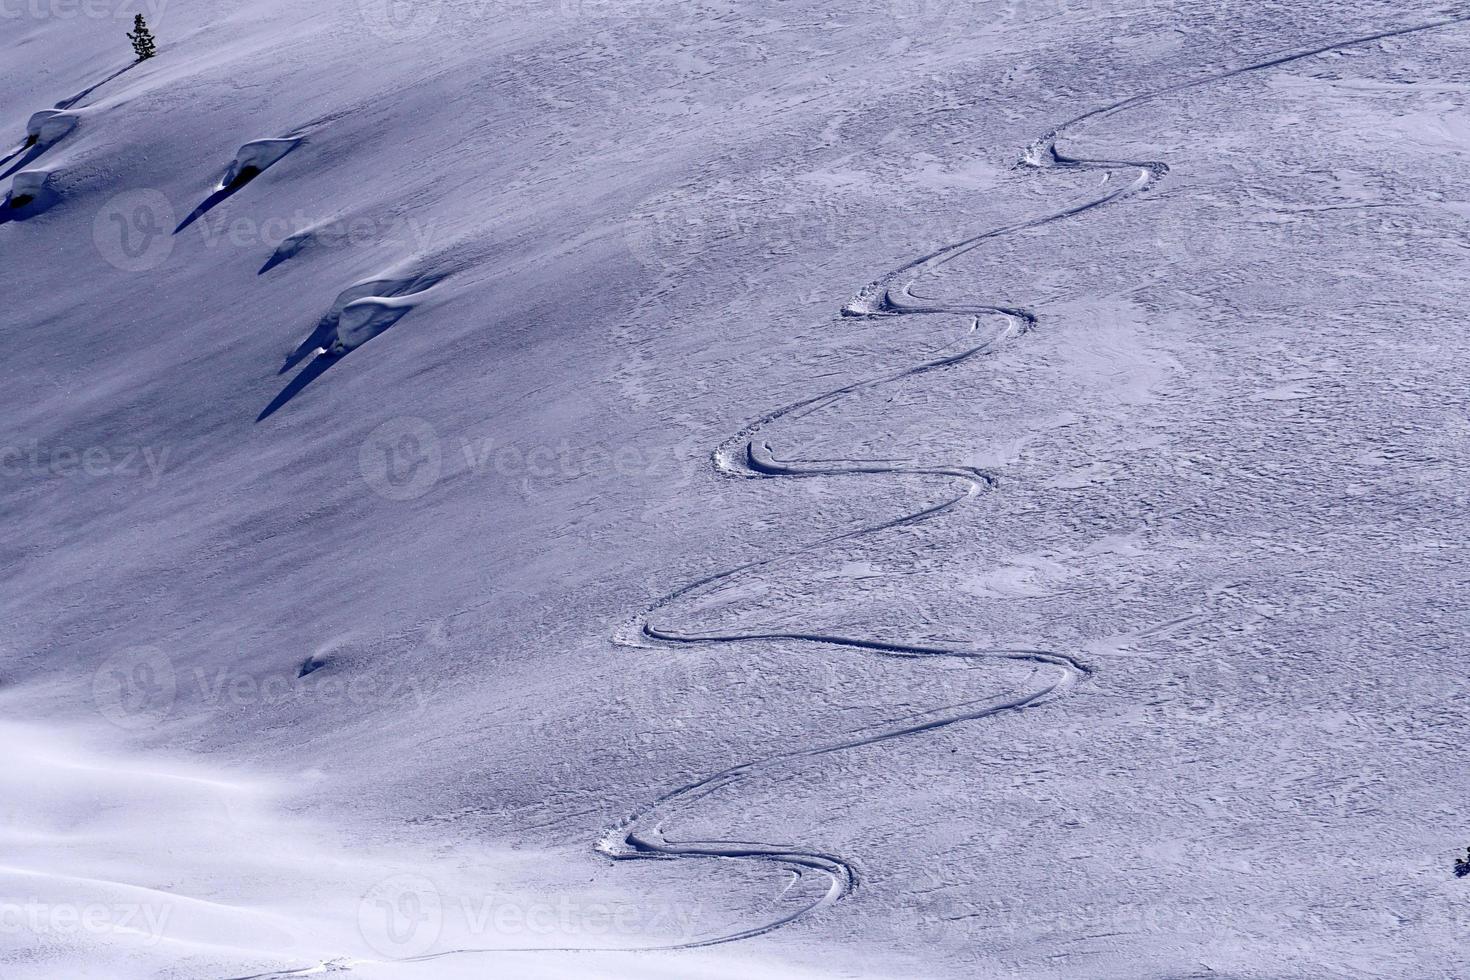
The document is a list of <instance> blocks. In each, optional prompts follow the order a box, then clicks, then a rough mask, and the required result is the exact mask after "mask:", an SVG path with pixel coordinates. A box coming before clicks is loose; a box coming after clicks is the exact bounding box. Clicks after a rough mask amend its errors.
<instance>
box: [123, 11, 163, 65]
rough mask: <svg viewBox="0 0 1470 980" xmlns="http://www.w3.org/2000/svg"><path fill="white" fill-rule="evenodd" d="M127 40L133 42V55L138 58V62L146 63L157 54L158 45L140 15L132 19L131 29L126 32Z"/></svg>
mask: <svg viewBox="0 0 1470 980" xmlns="http://www.w3.org/2000/svg"><path fill="white" fill-rule="evenodd" d="M128 40H129V41H132V42H133V53H134V54H136V55H137V56H138V60H139V61H147V60H148V59H149V58H151V57H153V56H154V55H155V54H157V53H158V44H157V42H156V41H155V40H154V38H153V33H152V32H151V31H149V30H148V24H147V22H145V21H144V20H143V15H142V14H138V15H137V16H135V17H134V18H133V29H132V30H131V31H129V32H128Z"/></svg>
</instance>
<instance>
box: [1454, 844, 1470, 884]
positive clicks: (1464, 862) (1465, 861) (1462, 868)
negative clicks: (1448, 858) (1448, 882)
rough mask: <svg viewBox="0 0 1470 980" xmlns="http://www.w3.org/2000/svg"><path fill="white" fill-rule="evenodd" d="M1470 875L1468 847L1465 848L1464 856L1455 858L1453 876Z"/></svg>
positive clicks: (1469, 848) (1469, 852)
mask: <svg viewBox="0 0 1470 980" xmlns="http://www.w3.org/2000/svg"><path fill="white" fill-rule="evenodd" d="M1466 875H1470V847H1467V848H1465V856H1464V857H1462V858H1455V877H1456V878H1463V877H1465V876H1466Z"/></svg>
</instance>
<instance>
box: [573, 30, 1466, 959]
mask: <svg viewBox="0 0 1470 980" xmlns="http://www.w3.org/2000/svg"><path fill="white" fill-rule="evenodd" d="M1467 20H1470V14H1462V15H1458V16H1454V17H1449V18H1446V19H1443V20H1439V21H1434V22H1430V23H1426V24H1418V25H1414V26H1411V27H1404V28H1397V29H1393V30H1385V31H1380V32H1377V33H1374V34H1369V35H1364V36H1361V37H1355V38H1350V39H1345V40H1339V41H1333V42H1331V43H1328V44H1323V45H1319V46H1317V47H1314V48H1310V49H1307V50H1301V51H1295V52H1292V53H1290V54H1285V55H1279V56H1276V57H1272V58H1268V59H1265V60H1262V61H1258V62H1254V63H1252V64H1249V65H1245V66H1243V67H1240V68H1234V69H1230V70H1227V71H1222V72H1217V73H1215V74H1212V75H1206V76H1203V77H1200V78H1196V79H1191V80H1188V81H1184V82H1180V83H1177V84H1174V85H1169V86H1165V87H1163V88H1159V89H1156V90H1153V91H1149V92H1145V93H1141V94H1138V95H1134V96H1130V97H1128V98H1124V99H1120V100H1118V101H1117V102H1114V103H1111V104H1109V105H1106V106H1103V107H1101V108H1098V109H1093V110H1091V111H1089V112H1086V113H1083V114H1081V115H1078V116H1075V117H1073V118H1071V119H1069V120H1067V121H1065V122H1063V123H1061V124H1060V125H1058V126H1057V127H1056V128H1054V129H1052V130H1051V131H1050V132H1048V133H1046V134H1045V135H1043V136H1042V137H1040V138H1039V139H1037V140H1036V141H1035V142H1034V143H1032V144H1031V145H1030V146H1029V147H1027V149H1026V151H1025V153H1024V154H1023V156H1022V158H1021V161H1020V163H1019V165H1020V166H1024V167H1029V168H1033V169H1040V170H1047V169H1051V170H1057V169H1061V170H1098V171H1102V172H1103V173H1104V178H1103V181H1104V186H1105V187H1107V189H1106V190H1105V191H1104V192H1103V193H1102V194H1100V195H1097V196H1095V197H1093V198H1090V199H1088V200H1086V201H1083V202H1081V203H1078V204H1075V205H1073V206H1071V207H1068V208H1065V209H1063V210H1061V211H1057V212H1054V213H1052V214H1047V215H1043V216H1041V217H1037V218H1032V219H1029V220H1026V221H1021V222H1017V223H1014V224H1010V225H1004V226H1001V227H999V228H994V229H991V230H989V231H985V232H982V233H980V234H978V235H975V236H972V237H970V238H967V239H964V240H963V241H959V242H955V243H953V244H950V245H947V246H945V247H943V248H940V249H938V250H936V251H934V252H930V253H929V254H927V255H923V256H920V257H919V258H917V259H914V260H912V261H911V262H908V263H906V264H905V265H903V266H900V267H899V268H897V269H895V270H893V271H892V272H890V273H888V274H887V275H886V276H884V277H883V278H881V279H878V280H876V281H874V282H872V283H870V284H869V285H867V286H865V287H864V288H863V289H862V290H861V291H860V292H859V293H858V295H857V296H856V297H855V298H854V299H852V300H851V301H850V302H849V303H848V304H847V305H846V306H845V307H843V309H842V314H843V315H844V316H856V317H900V316H924V315H950V316H953V315H963V316H967V317H969V318H970V324H969V329H968V330H967V331H966V334H965V336H964V337H963V338H962V339H961V340H960V342H959V343H957V344H956V345H954V346H955V348H957V349H955V350H952V351H951V352H949V353H945V354H942V355H941V356H938V357H935V358H933V359H931V360H927V361H924V362H921V363H919V364H917V365H914V366H911V367H908V368H904V369H902V370H898V371H894V372H892V373H890V374H884V375H880V376H877V377H873V378H867V379H864V380H861V381H855V382H853V383H851V384H848V385H844V386H843V387H841V388H836V389H833V390H831V391H827V392H823V393H822V394H819V395H814V396H811V397H809V398H805V399H802V400H801V401H798V402H794V403H792V404H790V405H787V406H785V407H783V408H780V409H777V410H775V411H773V412H770V413H768V414H766V415H763V416H761V417H760V418H759V419H756V420H755V421H754V422H752V423H750V424H749V425H747V426H745V427H744V428H743V429H741V430H740V431H739V432H737V433H736V434H735V435H733V436H731V437H730V438H729V439H728V440H726V441H725V442H724V443H722V444H721V445H720V446H719V447H718V448H717V449H716V450H715V452H714V465H715V467H716V469H717V470H718V471H719V472H721V473H722V474H724V475H726V476H729V477H734V478H742V479H779V478H786V477H814V476H855V475H893V476H898V475H904V476H932V477H936V478H944V479H950V480H954V481H956V482H958V483H959V485H960V487H959V491H960V492H959V493H958V494H956V495H955V496H954V497H952V498H950V499H948V500H946V501H944V502H942V503H940V504H937V505H934V506H930V507H926V508H924V509H922V510H917V511H914V512H912V513H908V514H904V515H902V516H899V517H895V518H892V519H890V520H886V521H882V522H879V523H876V524H870V525H867V526H864V527H860V528H858V529H856V530H852V531H846V532H843V533H841V534H837V535H833V536H830V537H827V538H824V539H822V540H820V541H817V542H814V543H812V544H810V545H807V546H805V547H802V548H799V549H797V550H794V551H791V552H787V553H784V554H781V555H777V556H775V557H771V558H765V559H761V560H758V561H755V562H751V563H748V564H745V565H741V566H738V567H736V568H731V569H728V570H726V571H723V572H719V573H717V574H714V575H711V576H709V577H707V578H703V579H700V580H698V581H696V582H692V583H690V584H688V585H686V586H684V587H682V588H680V589H678V590H676V591H674V592H671V593H669V594H668V595H666V596H664V597H663V598H661V599H660V600H659V601H658V602H656V603H655V604H654V605H653V606H651V607H650V608H649V609H647V610H645V611H644V612H643V613H641V614H640V615H639V616H638V617H637V618H636V619H635V620H634V622H633V624H632V629H631V630H629V631H628V632H627V633H625V634H623V635H620V636H619V637H618V639H619V641H620V642H622V643H625V644H629V645H639V646H660V647H677V646H683V645H692V644H714V643H734V642H748V641H779V642H787V643H791V642H800V643H817V644H823V645H827V646H835V647H843V648H847V649H851V650H859V651H863V652H866V653H872V654H877V655H881V656H890V657H910V658H923V657H950V658H956V659H962V660H985V659H1006V660H1013V661H1025V662H1029V663H1033V664H1036V665H1038V666H1039V667H1046V668H1050V669H1051V672H1052V674H1053V679H1052V680H1051V681H1050V682H1049V683H1047V684H1044V685H1042V686H1039V687H1037V688H1034V689H1032V690H1030V691H1028V692H1024V693H1021V694H1015V695H1012V696H1010V697H1007V698H1002V699H999V700H995V701H991V702H987V703H979V704H977V703H975V702H969V703H965V704H959V705H950V706H948V707H945V708H941V709H937V710H936V711H934V712H931V713H930V714H929V715H927V716H925V718H924V720H922V721H915V722H912V723H910V724H905V725H901V726H897V727H893V728H888V729H884V730H882V731H879V732H875V733H870V734H865V735H864V734H855V735H853V736H851V737H848V738H846V739H842V740H839V741H836V742H832V743H830V744H826V745H821V746H818V747H816V748H811V749H802V750H797V751H793V752H786V753H780V754H776V755H771V756H766V757H764V758H761V759H756V760H752V761H749V762H744V763H741V764H739V765H736V766H732V767H730V768H728V769H725V770H722V771H720V772H718V773H715V774H713V775H710V776H706V777H704V778H702V779H700V780H698V781H696V782H693V783H690V784H688V785H686V786H682V787H679V788H678V789H675V790H671V791H670V792H668V793H665V794H663V795H662V796H660V797H658V798H657V799H654V800H652V801H650V802H649V803H647V804H645V805H644V806H642V807H640V808H639V809H637V810H635V811H633V812H632V813H631V814H629V815H627V816H626V817H624V818H623V819H622V820H621V821H619V822H618V823H617V824H615V825H614V826H613V827H611V828H609V829H608V831H607V832H606V833H605V834H604V836H603V838H602V840H601V841H600V842H599V844H598V845H597V846H598V850H599V851H601V852H602V853H604V854H606V855H608V856H609V857H611V858H614V859H616V860H630V859H632V860H636V859H658V858H735V859H744V860H755V861H764V862H769V863H773V864H777V865H780V866H783V867H785V868H786V869H788V870H790V871H792V872H794V873H796V874H797V875H802V874H807V873H812V872H816V873H819V874H823V875H826V876H827V878H828V879H829V881H828V887H827V889H826V892H825V893H824V894H823V895H822V897H821V898H819V899H817V900H816V901H814V902H811V903H809V904H807V905H806V906H805V907H802V908H799V909H797V910H795V911H792V912H788V913H786V914H784V915H782V916H780V917H779V918H775V919H773V920H771V921H769V922H766V923H764V924H762V925H757V926H753V927H750V928H745V929H740V930H738V931H733V932H728V933H724V934H720V935H716V936H711V937H708V938H704V939H699V940H695V941H693V942H688V943H681V944H677V945H673V946H668V947H661V948H667V949H687V948H695V947H700V946H713V945H718V944H720V943H728V942H735V941H737V940H741V939H747V938H750V937H752V936H758V935H761V934H763V933H767V932H770V931H772V930H774V929H778V928H780V927H782V926H785V925H789V924H791V923H793V922H795V921H797V920H799V919H802V918H805V917H806V916H809V915H811V914H814V913H816V912H818V911H820V910H821V909H824V908H826V907H828V906H830V905H832V904H834V903H835V902H837V901H839V900H840V899H841V898H842V897H843V896H845V895H846V894H848V893H849V892H851V891H852V890H853V888H855V887H857V883H858V878H857V873H856V871H855V869H854V868H853V865H852V863H851V862H850V861H848V860H847V859H845V858H843V857H841V856H840V855H836V854H829V853H825V852H822V851H817V850H803V849H797V848H792V847H782V846H778V845H769V844H749V843H733V842H712V841H679V842H673V841H669V840H666V839H665V838H664V836H663V834H662V833H661V831H660V823H661V820H660V819H659V815H660V814H661V813H664V812H666V811H668V810H669V809H671V808H672V807H673V806H674V805H676V804H687V803H690V802H693V801H695V800H698V799H699V798H701V797H703V796H706V795H708V794H710V793H713V792H715V791H716V790H719V789H723V788H725V787H727V786H730V785H731V784H733V783H736V782H738V781H739V780H740V779H742V778H744V777H745V776H747V775H749V774H751V773H753V772H755V771H757V770H760V769H765V768H767V767H769V766H774V765H778V764H780V763H783V762H787V761H791V760H793V759H798V758H803V757H810V756H818V755H823V754H827V753H832V752H841V751H843V750H846V749H851V748H856V747H858V746H864V745H874V744H877V743H879V742H886V741H889V740H891V739H896V738H902V737H904V736H907V735H914V734H919V733H922V732H928V731H934V730H936V729H939V728H944V727H947V726H949V725H954V724H958V723H960V722H965V721H975V720H978V719H981V718H986V717H990V716H993V715H996V714H1000V713H1001V712H1006V711H1019V710H1021V709H1024V708H1029V707H1034V706H1037V705H1039V704H1042V703H1044V702H1046V701H1049V700H1052V699H1054V698H1055V697H1056V696H1059V695H1061V694H1063V693H1065V692H1066V691H1067V690H1068V689H1070V688H1071V687H1072V686H1074V685H1075V684H1076V683H1078V682H1079V681H1081V680H1084V679H1086V678H1087V677H1088V676H1090V674H1091V671H1090V669H1089V668H1088V667H1087V666H1086V665H1084V664H1083V663H1081V662H1080V661H1079V660H1077V659H1076V658H1074V657H1072V656H1069V655H1067V654H1063V653H1059V652H1056V651H1049V650H1027V649H996V648H986V647H968V646H964V645H953V646H948V645H935V644H909V643H896V642H886V641H882V640H876V639H867V638H862V637H847V636H837V635H832V634H825V633H816V632H813V633H804V632H760V631H752V632H733V633H698V632H687V631H681V630H679V629H676V628H673V627H664V626H657V625H655V624H654V623H653V622H652V619H651V617H652V616H653V615H654V614H655V613H657V612H659V611H660V610H661V609H663V608H664V607H666V606H668V605H670V604H671V603H673V602H674V601H675V600H678V599H681V598H688V597H691V596H693V595H696V594H698V593H701V592H704V591H707V590H709V589H712V588H713V587H716V586H718V585H719V584H720V583H722V582H724V581H726V580H728V579H730V578H732V577H734V576H737V575H741V574H744V573H748V572H755V571H758V570H760V569H763V568H767V567H770V566H772V565H775V564H778V563H780V562H783V561H786V560H788V559H790V558H793V557H796V556H798V555H801V554H804V553H808V552H812V551H816V550H819V549H822V548H825V547H827V546H829V545H831V544H835V543H837V542H839V541H844V540H850V539H852V538H857V537H862V536H864V535H867V534H872V533H874V532H877V531H883V530H887V529H889V528H896V527H902V526H904V525H908V524H917V523H919V522H920V521H925V520H928V519H930V518H934V517H938V516H939V515H941V514H944V513H946V512H948V511H950V510H952V509H954V508H956V507H959V506H961V505H963V504H964V503H966V502H967V501H969V500H970V499H971V498H972V497H974V496H975V495H976V494H978V493H980V492H981V491H982V490H986V489H989V488H991V487H993V486H994V485H995V482H996V481H995V478H994V477H992V476H991V475H989V474H987V473H984V472H982V471H980V470H977V469H973V468H971V467H965V466H959V465H953V466H919V465H904V464H895V463H891V462H887V461H879V460H782V459H779V458H778V457H777V456H776V454H775V452H774V451H773V450H772V449H771V446H770V443H769V442H767V441H766V440H765V439H763V438H761V436H760V432H761V430H762V429H764V428H765V427H766V426H768V425H770V424H771V423H773V422H776V421H777V420H779V419H782V418H788V417H800V416H801V415H804V414H807V413H809V412H812V411H815V410H816V409H819V408H822V407H824V406H826V405H828V404H830V403H832V402H834V401H836V400H838V399H840V398H842V397H844V396H846V395H849V394H852V393H854V392H857V391H860V390H862V389H865V388H871V387H876V386H879V385H884V384H888V383H890V382H894V381H898V380H900V379H903V378H909V377H913V376H915V375H919V374H923V373H925V372H928V371H933V370H937V369H940V368H947V367H953V366H955V365H958V364H961V363H963V362H965V361H967V360H970V359H971V358H975V357H979V356H981V355H984V354H988V353H990V352H992V351H994V350H996V349H997V348H998V347H999V346H1000V345H1001V344H1003V343H1004V342H1006V341H1008V340H1010V339H1012V338H1014V337H1017V336H1020V335H1022V334H1025V333H1026V332H1027V331H1028V330H1030V329H1031V328H1032V327H1033V326H1035V324H1036V322H1037V316H1036V314H1035V313H1034V312H1032V311H1030V310H1027V309H1020V308H1012V307H1005V306H996V305H990V304H985V303H974V304H944V303H941V304H935V303H931V302H929V301H927V300H925V299H923V298H921V297H919V296H917V295H916V294H915V293H914V287H915V285H916V283H917V282H918V281H919V280H920V279H921V278H922V277H923V276H924V275H926V274H927V273H930V272H932V271H934V270H935V269H937V268H939V267H941V266H943V265H944V264H945V263H947V262H950V261H952V260H953V259H956V258H958V257H959V256H961V255H964V254H965V253H967V252H969V251H971V250H972V249H974V248H977V247H978V246H980V245H981V244H983V243H985V242H987V241H989V240H992V239H995V238H1000V237H1002V236H1005V235H1010V234H1014V233H1016V232H1020V231H1025V230H1027V229H1031V228H1037V227H1040V226H1042V225H1046V224H1050V223H1052V222H1055V221H1060V220H1063V219H1066V218H1071V217H1075V216H1077V215H1081V214H1084V213H1086V212H1088V211H1092V210H1095V209H1097V208H1100V207H1103V206H1105V205H1108V204H1112V203H1115V202H1117V201H1120V200H1122V199H1124V198H1127V197H1130V196H1132V195H1134V194H1138V193H1142V192H1144V191H1146V190H1148V189H1149V187H1151V186H1152V185H1153V184H1155V183H1156V182H1158V181H1160V180H1161V179H1163V177H1164V176H1165V175H1167V174H1168V172H1169V167H1168V164H1166V163H1163V162H1162V161H1154V160H1148V161H1133V160H1109V159H1098V158H1084V157H1074V156H1070V155H1067V154H1064V153H1062V152H1060V151H1059V150H1058V149H1057V141H1058V140H1059V139H1060V138H1061V137H1062V135H1063V133H1064V132H1065V131H1067V130H1068V129H1070V128H1073V127H1075V126H1078V125H1080V124H1082V123H1084V122H1088V121H1091V120H1096V119H1101V118H1103V117H1106V116H1109V115H1112V114H1114V113H1117V112H1119V111H1122V110H1124V109H1128V108H1132V107H1134V106H1138V105H1142V104H1144V103H1146V102H1150V101H1153V100H1155V99H1160V98H1163V97H1165V96H1168V95H1173V94H1176V93H1179V92H1183V91H1186V90H1189V89H1192V88H1198V87H1200V86H1204V85H1208V84H1211V83H1214V82H1220V81H1224V80H1227V79H1230V78H1234V77H1236V76H1239V75H1244V74H1247V73H1249V72H1254V71H1260V70H1263V69H1266V68H1272V67H1276V66H1279V65H1284V64H1288V63H1290V62H1293V61H1298V60H1301V59H1304V58H1310V57H1313V56H1315V55H1318V54H1323V53H1325V52H1328V51H1334V50H1340V49H1342V48H1347V47H1352V46H1354V45H1361V44H1368V43H1372V42H1374V41H1378V40H1382V39H1384V38H1390V37H1397V36H1401V35H1405V34H1413V33H1417V32H1421V31H1428V30H1433V29H1436V28H1442V27H1448V26H1451V25H1456V24H1461V23H1465V22H1466V21H1467ZM1120 171H1121V172H1123V173H1124V176H1123V177H1121V178H1120V176H1119V172H1120ZM1127 171H1134V172H1133V173H1132V174H1128V173H1127ZM989 316H1000V317H1004V318H1005V319H1006V321H1007V323H1006V326H1005V327H1004V328H1003V329H1002V330H1001V331H1000V332H999V333H998V334H997V335H996V336H994V337H992V338H990V339H988V340H985V341H984V342H979V343H977V342H975V341H974V340H972V339H971V338H972V337H973V335H974V334H975V333H976V332H978V330H979V329H980V323H981V318H982V317H989Z"/></svg>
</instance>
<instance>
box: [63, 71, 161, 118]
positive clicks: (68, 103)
mask: <svg viewBox="0 0 1470 980" xmlns="http://www.w3.org/2000/svg"><path fill="white" fill-rule="evenodd" d="M141 63H142V62H138V61H130V62H128V63H127V64H126V65H123V66H122V67H121V68H119V69H118V70H117V71H115V72H113V73H112V74H111V75H108V76H107V77H106V78H104V79H102V81H100V82H93V83H92V84H91V85H88V86H87V87H86V88H84V89H82V90H81V91H80V92H78V93H77V94H76V95H73V96H72V97H71V98H69V99H62V100H61V101H60V102H58V103H56V106H55V108H57V109H70V108H72V107H73V106H75V105H76V104H77V103H78V102H80V101H82V100H83V99H85V98H86V97H87V96H89V95H91V94H92V93H93V92H95V91H97V90H98V89H99V88H101V87H102V86H104V85H106V84H107V83H108V82H110V81H112V80H113V79H114V78H116V77H117V76H119V75H121V74H122V73H123V72H125V71H128V70H129V69H132V68H136V67H138V65H140V64H141Z"/></svg>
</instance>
